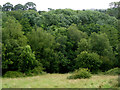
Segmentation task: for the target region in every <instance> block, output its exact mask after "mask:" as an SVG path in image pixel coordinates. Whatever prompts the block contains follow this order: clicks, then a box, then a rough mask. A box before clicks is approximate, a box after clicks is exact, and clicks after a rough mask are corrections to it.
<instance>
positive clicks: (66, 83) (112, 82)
mask: <svg viewBox="0 0 120 90" xmlns="http://www.w3.org/2000/svg"><path fill="white" fill-rule="evenodd" d="M70 75H71V74H46V75H41V76H33V77H23V78H3V79H2V87H3V88H112V87H113V86H116V85H117V78H118V76H107V75H94V76H92V77H91V78H90V79H72V80H69V79H67V76H70Z"/></svg>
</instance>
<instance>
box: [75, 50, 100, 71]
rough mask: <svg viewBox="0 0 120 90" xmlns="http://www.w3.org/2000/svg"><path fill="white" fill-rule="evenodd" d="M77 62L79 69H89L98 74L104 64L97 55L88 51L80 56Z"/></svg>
mask: <svg viewBox="0 0 120 90" xmlns="http://www.w3.org/2000/svg"><path fill="white" fill-rule="evenodd" d="M75 60H76V67H77V68H88V69H90V71H92V72H97V71H98V70H99V68H100V65H101V63H102V61H101V60H100V57H99V55H98V54H97V53H89V52H87V51H83V52H81V53H80V54H78V55H77V58H76V59H75Z"/></svg>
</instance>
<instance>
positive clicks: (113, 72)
mask: <svg viewBox="0 0 120 90" xmlns="http://www.w3.org/2000/svg"><path fill="white" fill-rule="evenodd" d="M105 74H107V75H120V68H113V69H110V70H108V71H106V72H105Z"/></svg>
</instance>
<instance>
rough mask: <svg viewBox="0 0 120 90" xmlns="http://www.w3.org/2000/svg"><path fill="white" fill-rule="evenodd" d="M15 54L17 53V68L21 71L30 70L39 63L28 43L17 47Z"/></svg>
mask: <svg viewBox="0 0 120 90" xmlns="http://www.w3.org/2000/svg"><path fill="white" fill-rule="evenodd" d="M16 55H19V56H18V57H17V61H18V70H20V71H22V72H25V71H29V70H32V69H33V68H34V67H36V66H38V65H39V63H38V61H37V60H36V58H35V54H34V53H33V52H32V50H31V47H30V46H29V45H27V46H25V47H21V48H20V49H17V51H16Z"/></svg>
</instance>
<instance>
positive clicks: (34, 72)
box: [25, 66, 45, 76]
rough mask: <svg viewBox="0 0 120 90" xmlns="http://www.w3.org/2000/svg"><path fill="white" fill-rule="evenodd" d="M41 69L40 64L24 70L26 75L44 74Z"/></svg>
mask: <svg viewBox="0 0 120 90" xmlns="http://www.w3.org/2000/svg"><path fill="white" fill-rule="evenodd" d="M43 69H44V68H42V67H41V66H38V67H35V68H34V69H33V70H30V71H27V72H25V74H26V76H34V75H42V74H45V72H43Z"/></svg>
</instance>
